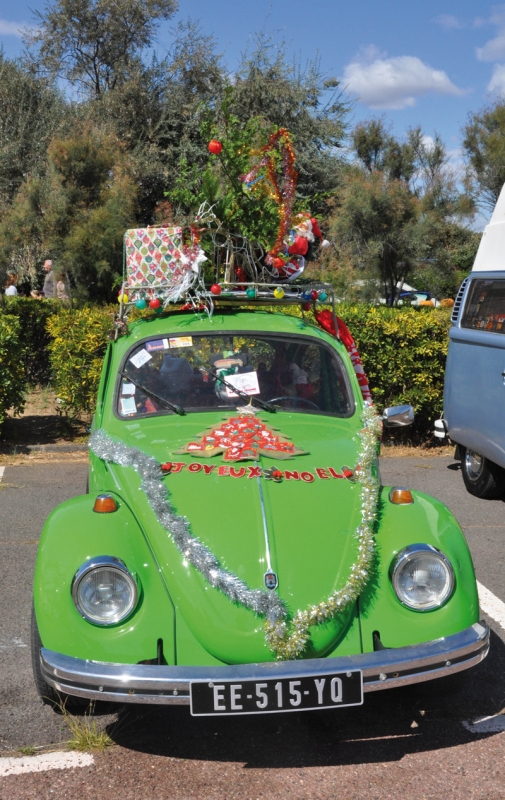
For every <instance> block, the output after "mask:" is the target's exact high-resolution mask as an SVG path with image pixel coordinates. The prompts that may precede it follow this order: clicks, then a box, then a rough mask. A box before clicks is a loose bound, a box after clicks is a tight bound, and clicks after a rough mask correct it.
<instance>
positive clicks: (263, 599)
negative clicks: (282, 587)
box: [89, 406, 382, 660]
mask: <svg viewBox="0 0 505 800" xmlns="http://www.w3.org/2000/svg"><path fill="white" fill-rule="evenodd" d="M239 419H240V418H239ZM230 421H231V420H230ZM247 422H249V423H250V422H251V420H247ZM362 422H363V428H362V429H361V431H360V432H359V434H358V435H359V439H360V442H361V447H360V452H359V454H358V459H357V466H356V467H355V469H354V474H355V476H356V482H357V483H359V484H360V485H361V491H362V499H361V522H360V524H359V525H358V527H357V529H356V531H355V538H356V540H357V552H358V554H357V558H356V561H355V562H354V564H353V565H352V566H351V568H350V570H349V575H348V577H347V579H346V581H345V583H344V585H343V586H342V587H341V588H340V589H337V590H336V591H334V592H333V593H332V594H331V595H330V596H329V597H327V598H326V599H325V600H322V601H321V602H320V603H318V604H316V605H311V606H309V607H308V608H307V609H304V610H298V611H296V612H295V613H294V614H293V615H292V614H291V613H290V611H289V609H288V606H287V603H286V602H285V601H284V600H283V599H282V598H280V597H278V595H277V594H276V593H275V592H274V591H273V589H274V588H275V586H274V585H273V584H275V583H276V581H272V588H271V589H267V590H265V589H251V588H250V587H249V586H248V585H247V584H246V583H245V581H243V580H242V579H241V578H239V577H238V575H235V574H234V573H233V572H232V571H231V570H228V569H225V568H224V567H223V566H221V563H220V561H219V559H218V558H217V556H215V555H214V553H213V552H212V551H211V550H210V549H209V548H208V547H207V546H206V545H205V544H203V542H201V541H200V539H198V538H197V537H196V536H195V535H194V534H193V533H192V531H191V523H190V522H189V520H188V519H187V518H186V517H183V516H180V515H179V514H177V513H176V511H175V509H174V507H173V505H172V503H171V502H170V492H169V491H168V489H167V487H166V485H165V483H164V481H163V471H162V469H161V465H160V464H159V463H158V462H157V461H156V459H155V458H153V457H152V456H149V455H147V454H146V453H143V452H142V451H141V450H139V449H138V448H137V447H130V446H128V445H125V444H123V443H121V442H115V441H114V440H113V439H111V438H110V437H109V436H108V435H107V434H106V433H105V431H103V430H102V429H98V430H96V431H95V432H94V433H93V434H92V435H91V437H90V440H89V446H90V448H91V450H92V451H93V453H94V454H95V455H96V456H97V457H98V458H100V459H102V460H103V461H105V462H108V463H111V464H118V465H120V466H122V467H132V468H133V469H134V470H135V471H136V472H137V473H138V474H139V475H140V477H141V485H140V489H141V490H142V491H143V492H144V494H145V496H146V498H147V501H148V503H149V505H150V506H151V509H152V511H153V513H154V515H155V516H156V519H157V520H158V522H159V523H160V525H161V526H162V527H163V528H164V529H165V531H166V532H167V534H168V536H170V538H171V539H172V541H173V542H174V544H175V546H176V547H177V549H178V550H179V552H180V554H181V557H182V558H183V559H184V560H185V562H187V563H188V564H191V565H192V566H193V567H194V568H195V569H196V570H198V572H200V573H201V575H203V577H204V578H205V580H206V581H207V582H208V583H209V585H210V586H212V587H214V588H215V589H218V590H220V591H221V592H222V593H223V594H224V595H225V596H226V597H228V599H229V600H230V601H231V602H232V603H237V604H238V605H241V606H242V607H243V608H246V609H249V610H250V611H252V612H253V613H254V614H257V615H258V616H262V617H264V618H265V622H264V632H265V640H266V642H267V644H268V646H269V647H270V649H271V651H272V652H273V653H274V654H275V656H276V658H277V659H283V660H285V659H295V658H301V657H302V656H303V654H304V653H305V651H306V650H307V647H308V645H309V642H310V628H311V627H312V626H314V625H321V624H324V623H326V622H329V621H330V620H331V619H332V618H334V617H336V616H337V615H339V614H345V613H346V612H348V610H349V609H350V608H352V606H353V605H354V604H355V603H356V600H357V599H358V597H359V596H360V594H361V593H362V592H363V590H364V589H365V587H366V586H367V585H368V584H369V582H370V580H371V579H372V577H373V574H374V560H375V548H376V545H375V536H374V532H375V527H376V524H377V516H378V501H379V481H378V479H377V476H376V470H375V464H376V458H377V442H378V438H379V436H380V433H381V429H382V426H381V421H380V418H379V416H378V414H377V412H376V411H375V409H374V408H373V407H372V406H367V407H365V408H364V410H363V414H362ZM277 457H278V456H277ZM272 470H273V471H275V472H277V470H276V468H275V467H273V468H272ZM279 471H280V470H279ZM272 480H275V478H274V477H272ZM279 490H280V491H282V489H281V488H280V487H279ZM265 585H267V584H265Z"/></svg>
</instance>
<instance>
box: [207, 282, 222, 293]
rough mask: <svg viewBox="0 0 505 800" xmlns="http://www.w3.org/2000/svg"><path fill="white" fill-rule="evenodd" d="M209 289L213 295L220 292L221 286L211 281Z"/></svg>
mask: <svg viewBox="0 0 505 800" xmlns="http://www.w3.org/2000/svg"><path fill="white" fill-rule="evenodd" d="M210 291H211V292H212V294H215V295H218V294H221V287H220V285H219V284H218V283H213V284H212V286H211V287H210Z"/></svg>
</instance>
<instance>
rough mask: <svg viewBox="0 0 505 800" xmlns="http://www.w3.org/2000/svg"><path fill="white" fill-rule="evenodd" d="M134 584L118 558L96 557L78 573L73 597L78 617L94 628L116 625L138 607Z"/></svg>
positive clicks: (73, 585)
mask: <svg viewBox="0 0 505 800" xmlns="http://www.w3.org/2000/svg"><path fill="white" fill-rule="evenodd" d="M137 596H138V591H137V584H136V583H135V580H134V579H133V577H132V575H131V574H130V573H129V572H128V570H127V568H126V566H125V565H124V564H123V562H122V561H120V560H119V558H113V557H111V556H98V557H97V558H92V559H90V561H86V563H85V564H83V565H82V567H80V569H79V570H78V571H77V573H76V575H75V578H74V582H73V584H72V597H73V600H74V603H75V607H76V608H77V611H78V612H79V614H80V615H81V616H82V617H84V619H87V620H88V622H93V623H94V624H95V625H115V624H116V623H118V622H121V621H122V620H123V619H126V617H127V616H128V615H129V614H131V612H132V611H133V609H134V608H135V606H136V604H137Z"/></svg>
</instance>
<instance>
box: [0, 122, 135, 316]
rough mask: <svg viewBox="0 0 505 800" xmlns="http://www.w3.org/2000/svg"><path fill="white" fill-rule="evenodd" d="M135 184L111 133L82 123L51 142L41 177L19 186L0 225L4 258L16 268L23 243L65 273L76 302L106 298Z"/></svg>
mask: <svg viewBox="0 0 505 800" xmlns="http://www.w3.org/2000/svg"><path fill="white" fill-rule="evenodd" d="M135 195H136V186H135V182H134V181H133V179H132V176H131V171H130V169H129V163H128V159H127V158H126V157H125V155H124V152H123V150H122V148H121V146H120V144H119V143H118V141H117V139H116V138H115V137H114V136H112V135H111V134H110V133H106V132H105V133H104V132H103V131H101V130H100V129H97V128H92V127H91V126H87V127H85V128H84V129H80V130H77V131H75V130H74V131H73V132H72V133H71V134H70V135H68V136H66V137H64V138H55V139H53V140H52V142H51V143H50V145H49V148H48V153H47V169H46V172H45V174H44V175H43V176H35V177H32V178H30V179H29V180H28V181H26V183H25V184H24V185H23V186H22V187H21V189H20V191H19V193H18V195H17V196H16V198H15V201H14V203H13V205H12V208H11V210H10V212H9V214H8V215H6V217H5V218H4V220H3V221H2V223H1V225H0V253H1V259H2V260H5V259H9V260H10V262H11V263H13V264H14V265H15V266H17V267H19V264H20V257H21V255H22V252H23V248H24V246H25V244H26V242H33V243H35V242H36V243H38V248H39V253H40V254H41V258H42V257H46V258H52V259H53V260H54V262H55V270H56V271H57V272H65V273H67V275H68V276H69V278H70V282H71V286H72V289H73V294H74V296H75V297H76V298H77V299H78V300H98V301H111V300H113V298H114V287H115V286H119V284H120V282H121V277H122V258H123V248H122V241H123V234H124V231H125V230H126V229H127V228H128V227H130V226H131V225H132V224H133V223H134V220H135Z"/></svg>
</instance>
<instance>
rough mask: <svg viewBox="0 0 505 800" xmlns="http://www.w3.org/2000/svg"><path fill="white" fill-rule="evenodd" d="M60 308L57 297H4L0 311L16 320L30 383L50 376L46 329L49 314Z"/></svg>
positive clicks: (38, 382)
mask: <svg viewBox="0 0 505 800" xmlns="http://www.w3.org/2000/svg"><path fill="white" fill-rule="evenodd" d="M60 310H61V303H60V302H59V301H57V300H43V299H41V300H37V299H35V298H32V297H6V298H5V302H4V306H3V312H2V313H3V314H8V315H9V316H11V317H15V318H17V319H18V320H19V323H20V331H19V341H20V347H21V352H22V359H23V366H24V369H25V376H26V380H27V382H28V383H29V384H34V385H36V384H42V385H44V384H46V383H48V382H49V381H50V379H51V370H50V364H49V350H48V345H49V341H50V336H49V332H48V330H47V322H48V320H49V318H50V317H51V316H52V315H53V314H56V313H58V311H60Z"/></svg>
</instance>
